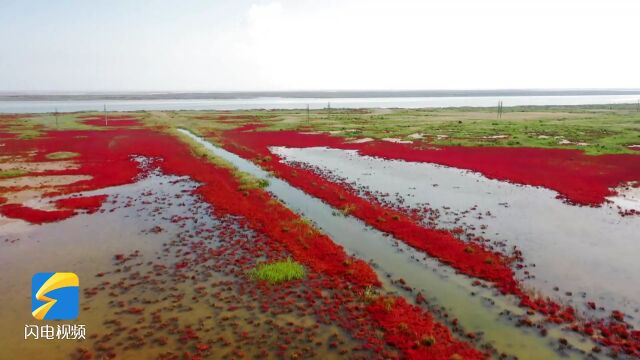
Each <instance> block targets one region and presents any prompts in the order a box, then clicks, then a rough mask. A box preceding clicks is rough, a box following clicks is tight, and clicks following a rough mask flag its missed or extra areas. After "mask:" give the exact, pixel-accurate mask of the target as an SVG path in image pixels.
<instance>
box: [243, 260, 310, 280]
mask: <svg viewBox="0 0 640 360" xmlns="http://www.w3.org/2000/svg"><path fill="white" fill-rule="evenodd" d="M305 274H306V270H305V269H304V266H302V265H301V264H300V263H298V262H295V261H293V260H291V259H290V258H289V259H287V260H284V261H276V262H271V263H261V264H258V265H257V266H256V267H255V268H254V269H253V270H251V272H250V276H251V277H252V278H253V279H257V280H263V281H267V282H269V283H270V284H279V283H282V282H285V281H291V280H299V279H302V278H304V276H305Z"/></svg>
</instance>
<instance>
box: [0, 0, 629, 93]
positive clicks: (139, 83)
mask: <svg viewBox="0 0 640 360" xmlns="http://www.w3.org/2000/svg"><path fill="white" fill-rule="evenodd" d="M638 23H640V1H637V0H423V1H414V0H335V1H334V0H325V1H319V0H317V1H316V0H254V1H251V0H230V1H215V0H208V1H207V0H181V1H174V0H172V1H166V0H153V1H151V0H150V1H144V0H135V1H134V0H92V1H86V0H77V1H72V0H56V1H51V0H42V1H36V0H33V1H29V0H16V1H13V0H0V91H242V90H245V91H250V90H393V89H398V90H399V89H403V90H404V89H408V90H410V89H514V88H518V89H522V88H640V71H639V64H640V37H639V36H638V34H639V32H638Z"/></svg>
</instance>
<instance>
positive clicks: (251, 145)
mask: <svg viewBox="0 0 640 360" xmlns="http://www.w3.org/2000/svg"><path fill="white" fill-rule="evenodd" d="M259 127H260V125H246V126H243V127H241V128H238V129H234V130H229V131H226V132H224V133H223V136H222V138H221V140H222V142H223V144H224V146H225V147H226V148H227V149H229V150H230V151H232V152H234V153H236V154H238V155H240V156H242V157H243V158H245V159H248V160H252V161H254V162H255V163H257V164H258V165H260V166H262V167H263V168H265V169H266V170H269V171H273V172H274V173H276V174H277V176H278V177H280V178H283V179H284V180H286V181H288V182H289V183H290V184H292V185H293V186H295V187H298V188H300V189H302V190H304V191H305V192H307V193H309V194H311V195H313V196H315V197H318V198H320V199H322V200H323V201H325V202H327V203H328V204H329V205H331V206H333V207H335V208H338V209H348V210H349V213H350V214H352V215H354V216H355V217H358V218H360V219H361V220H363V221H365V222H366V223H367V224H369V225H371V226H373V227H375V228H377V229H379V230H381V231H383V232H386V233H389V234H392V235H393V236H394V237H396V238H397V239H399V240H402V241H404V242H405V243H407V244H408V245H410V246H412V247H414V248H416V249H418V250H422V251H424V252H426V253H427V254H429V255H430V256H432V257H435V258H437V259H439V260H440V261H441V262H443V263H446V264H447V265H449V266H451V267H453V268H455V269H457V270H458V271H460V272H462V273H464V274H467V275H470V276H473V277H477V278H481V279H484V280H488V281H490V282H492V283H494V284H495V286H496V287H497V288H498V289H499V290H500V291H501V292H503V293H505V294H507V293H508V294H513V295H516V296H518V297H519V298H520V299H521V301H520V305H521V306H525V307H528V308H530V309H533V310H535V311H537V312H539V313H541V314H543V315H545V317H546V319H547V321H549V322H553V323H557V324H574V325H573V326H572V327H571V328H572V329H574V330H575V331H578V332H581V333H582V334H584V335H587V336H589V337H592V338H593V339H594V340H596V341H598V342H600V343H601V344H604V345H606V346H610V347H612V348H613V349H615V350H617V351H624V352H626V353H629V354H634V355H640V337H636V338H634V337H633V336H629V333H623V332H620V331H611V330H610V329H609V328H614V329H618V328H620V326H621V325H620V324H618V323H614V322H604V321H599V322H597V323H596V324H597V326H596V325H594V323H593V322H585V323H584V324H583V326H582V327H581V326H580V325H576V324H575V323H576V321H577V319H576V316H575V309H573V308H572V307H569V306H562V305H559V304H557V303H556V302H554V301H552V300H550V299H548V298H547V299H543V298H533V297H531V296H529V295H527V294H526V293H525V292H524V291H523V290H522V289H521V287H520V284H519V283H518V282H517V280H516V279H515V276H514V273H513V271H512V270H511V267H510V264H511V263H512V262H513V261H514V260H515V259H511V258H507V257H505V256H504V255H502V254H499V253H494V252H491V251H488V250H486V249H484V248H483V247H482V246H480V245H478V244H475V243H467V242H464V241H462V240H460V239H458V238H456V237H455V236H454V235H453V234H452V233H450V232H447V231H442V230H436V229H429V228H426V227H424V226H421V225H419V224H417V223H416V222H415V221H414V219H413V218H412V217H411V215H410V214H405V213H403V212H401V211H398V210H395V209H392V208H389V207H387V206H384V205H382V204H380V203H378V202H377V201H376V200H375V199H363V198H361V197H359V196H357V195H356V194H355V193H354V192H353V191H352V189H350V188H347V187H345V186H344V185H342V184H338V183H335V182H332V181H329V180H327V179H325V178H323V177H322V176H320V175H318V174H316V173H314V172H313V171H311V170H307V169H303V168H300V167H296V166H291V165H288V164H285V163H283V162H281V161H280V158H279V157H278V156H277V155H274V154H272V153H271V152H270V151H269V147H270V146H287V147H297V148H305V147H318V146H327V147H332V148H339V149H351V150H358V151H359V152H360V154H362V155H369V156H378V157H382V158H386V159H402V160H407V161H418V162H434V163H438V164H442V165H447V166H454V167H462V168H468V169H470V170H475V171H480V172H483V173H484V174H485V175H487V176H489V177H494V178H496V179H501V180H509V181H512V182H518V181H521V183H524V184H528V185H540V186H545V185H546V187H549V188H552V189H554V190H557V191H559V192H560V193H563V194H564V195H565V196H566V197H567V198H568V199H569V200H571V201H573V202H575V203H580V204H583V205H593V206H596V205H599V204H601V203H602V202H603V201H604V200H605V199H604V197H605V196H608V195H610V194H611V191H610V190H609V188H610V187H614V186H617V185H618V184H619V183H621V182H626V181H630V180H635V179H639V178H640V161H637V160H639V158H638V157H637V156H636V155H604V156H598V157H593V156H587V155H585V154H584V153H582V152H580V151H574V150H548V149H515V148H463V147H457V148H453V147H452V148H442V149H438V150H432V149H426V150H422V149H418V148H415V147H413V146H411V145H407V144H396V143H389V142H373V143H364V144H353V143H345V142H344V140H342V139H340V138H336V137H331V136H328V135H326V134H301V133H298V132H294V131H274V132H261V131H255V130H256V129H257V128H259ZM476 151H478V152H477V153H476ZM634 161H635V162H634ZM482 169H483V170H484V171H482ZM485 171H486V173H485ZM563 177H565V178H564V179H563ZM572 186H573V187H572ZM563 191H564V192H563ZM623 324H624V326H626V327H630V326H629V325H627V324H626V323H623ZM593 327H597V328H598V329H599V330H600V331H599V332H598V333H594V332H589V331H585V328H586V329H592V328H593ZM608 329H609V330H608ZM634 333H635V334H637V332H634Z"/></svg>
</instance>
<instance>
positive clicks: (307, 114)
mask: <svg viewBox="0 0 640 360" xmlns="http://www.w3.org/2000/svg"><path fill="white" fill-rule="evenodd" d="M309 123H310V122H309V104H307V125H308V124H309Z"/></svg>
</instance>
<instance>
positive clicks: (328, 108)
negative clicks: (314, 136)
mask: <svg viewBox="0 0 640 360" xmlns="http://www.w3.org/2000/svg"><path fill="white" fill-rule="evenodd" d="M327 111H328V115H327V120H331V102H328V103H327Z"/></svg>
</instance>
